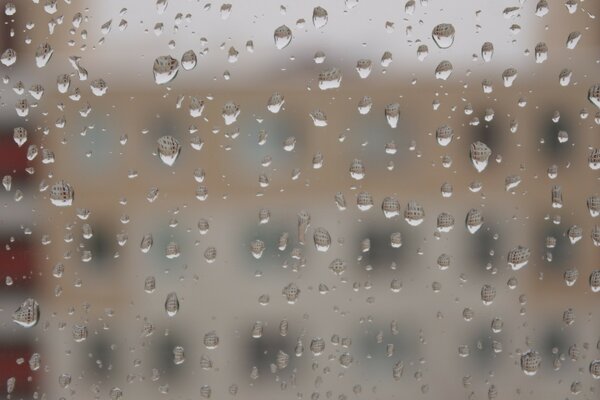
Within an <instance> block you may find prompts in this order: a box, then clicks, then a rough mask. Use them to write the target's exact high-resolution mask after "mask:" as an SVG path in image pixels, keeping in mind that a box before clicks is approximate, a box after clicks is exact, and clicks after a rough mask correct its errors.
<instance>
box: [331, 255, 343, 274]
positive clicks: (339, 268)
mask: <svg viewBox="0 0 600 400" xmlns="http://www.w3.org/2000/svg"><path fill="white" fill-rule="evenodd" d="M329 270H330V271H331V272H333V273H334V274H335V275H338V276H339V275H342V274H343V273H344V271H346V263H345V262H344V261H343V260H342V259H340V258H336V259H335V260H333V261H332V262H331V263H330V264H329Z"/></svg>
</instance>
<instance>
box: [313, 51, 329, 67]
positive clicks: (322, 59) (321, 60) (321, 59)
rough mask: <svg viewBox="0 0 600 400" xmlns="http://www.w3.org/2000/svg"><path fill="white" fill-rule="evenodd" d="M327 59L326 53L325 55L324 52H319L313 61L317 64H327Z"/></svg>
mask: <svg viewBox="0 0 600 400" xmlns="http://www.w3.org/2000/svg"><path fill="white" fill-rule="evenodd" d="M325 58H326V57H325V53H323V52H322V51H317V52H315V55H314V56H313V61H314V62H315V64H323V63H324V62H325Z"/></svg>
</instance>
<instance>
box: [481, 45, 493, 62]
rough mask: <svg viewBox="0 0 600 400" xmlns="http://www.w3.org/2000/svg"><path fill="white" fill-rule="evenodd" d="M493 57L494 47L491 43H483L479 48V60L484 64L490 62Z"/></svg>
mask: <svg viewBox="0 0 600 400" xmlns="http://www.w3.org/2000/svg"><path fill="white" fill-rule="evenodd" d="M493 56H494V45H493V44H492V43H491V42H485V43H484V44H483V45H482V46H481V58H482V59H483V61H485V62H491V61H492V57H493Z"/></svg>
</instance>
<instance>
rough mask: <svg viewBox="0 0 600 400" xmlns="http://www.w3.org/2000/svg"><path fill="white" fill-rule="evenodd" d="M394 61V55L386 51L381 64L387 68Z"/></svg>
mask: <svg viewBox="0 0 600 400" xmlns="http://www.w3.org/2000/svg"><path fill="white" fill-rule="evenodd" d="M392 60H393V58H392V53H390V52H389V51H386V52H384V53H383V55H382V56H381V61H380V64H381V66H382V67H383V68H387V67H389V66H390V65H391V64H392Z"/></svg>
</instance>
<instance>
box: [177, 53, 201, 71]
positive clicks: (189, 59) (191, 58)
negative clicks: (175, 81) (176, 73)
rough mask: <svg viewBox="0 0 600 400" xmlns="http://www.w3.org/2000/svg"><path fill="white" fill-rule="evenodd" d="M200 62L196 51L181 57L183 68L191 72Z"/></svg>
mask: <svg viewBox="0 0 600 400" xmlns="http://www.w3.org/2000/svg"><path fill="white" fill-rule="evenodd" d="M197 62H198V57H197V56H196V53H194V50H188V51H186V52H185V53H183V54H182V55H181V66H182V67H183V69H184V70H186V71H190V70H192V69H194V67H196V63H197Z"/></svg>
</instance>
